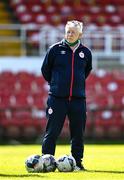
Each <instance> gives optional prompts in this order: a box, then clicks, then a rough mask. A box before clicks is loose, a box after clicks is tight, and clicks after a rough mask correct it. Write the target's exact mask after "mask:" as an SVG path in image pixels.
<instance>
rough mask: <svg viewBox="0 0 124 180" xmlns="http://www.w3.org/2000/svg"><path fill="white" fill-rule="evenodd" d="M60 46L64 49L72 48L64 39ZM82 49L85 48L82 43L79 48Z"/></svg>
mask: <svg viewBox="0 0 124 180" xmlns="http://www.w3.org/2000/svg"><path fill="white" fill-rule="evenodd" d="M60 45H61V46H63V47H65V48H70V47H69V45H68V44H67V43H66V42H65V40H64V39H62V40H61V41H60ZM82 47H83V45H82V43H80V44H79V46H78V48H82Z"/></svg>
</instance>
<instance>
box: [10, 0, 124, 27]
mask: <svg viewBox="0 0 124 180" xmlns="http://www.w3.org/2000/svg"><path fill="white" fill-rule="evenodd" d="M107 3H108V4H107ZM123 5H124V3H123ZM10 6H11V7H12V8H13V10H14V11H15V15H16V16H17V17H18V19H19V21H20V22H21V23H22V24H25V23H26V24H27V23H36V24H46V23H48V24H52V25H58V24H61V23H64V24H65V22H66V21H67V20H69V19H79V20H81V21H83V20H84V21H86V23H87V24H88V23H96V24H97V25H105V24H106V23H108V24H111V25H114V26H116V25H118V24H122V23H123V20H124V16H123V13H122V11H123V8H122V6H120V2H118V3H117V2H115V3H114V2H111V1H110V2H106V3H104V5H103V3H101V1H99V2H94V4H90V3H87V2H86V1H85V2H84V1H78V2H76V5H75V2H71V3H67V2H66V1H63V2H62V3H59V1H58V3H57V2H56V3H54V1H51V2H47V1H43V2H42V1H35V2H34V1H30V2H26V1H24V0H18V1H16V2H15V1H13V0H10ZM108 17H109V18H108Z"/></svg>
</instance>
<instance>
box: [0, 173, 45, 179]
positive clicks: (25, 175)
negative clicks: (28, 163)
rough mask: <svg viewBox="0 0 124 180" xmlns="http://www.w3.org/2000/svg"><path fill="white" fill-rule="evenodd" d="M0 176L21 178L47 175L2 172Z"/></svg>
mask: <svg viewBox="0 0 124 180" xmlns="http://www.w3.org/2000/svg"><path fill="white" fill-rule="evenodd" d="M0 177H13V178H14V177H20V178H23V177H39V178H43V177H45V176H43V175H41V174H32V173H31V174H1V173H0Z"/></svg>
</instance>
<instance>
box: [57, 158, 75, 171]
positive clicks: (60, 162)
mask: <svg viewBox="0 0 124 180" xmlns="http://www.w3.org/2000/svg"><path fill="white" fill-rule="evenodd" d="M56 166H57V169H58V171H60V172H72V171H74V169H75V166H76V161H75V159H74V157H73V156H72V155H63V156H61V157H59V158H58V159H57V161H56Z"/></svg>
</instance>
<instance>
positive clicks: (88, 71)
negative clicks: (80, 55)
mask: <svg viewBox="0 0 124 180" xmlns="http://www.w3.org/2000/svg"><path fill="white" fill-rule="evenodd" d="M87 60H88V62H87V65H86V69H85V78H87V77H88V75H89V74H90V71H91V70H92V54H91V52H90V51H89V53H88V56H87Z"/></svg>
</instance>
